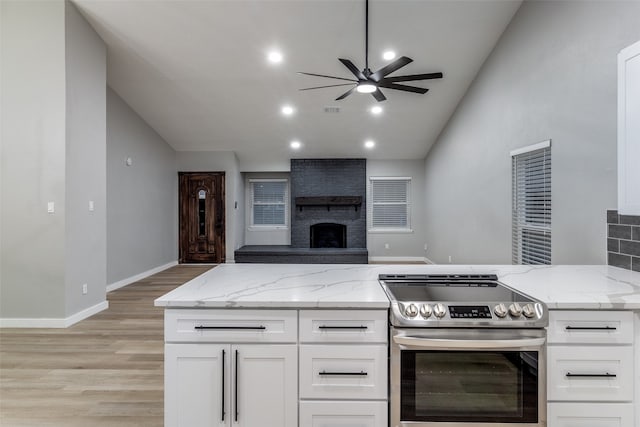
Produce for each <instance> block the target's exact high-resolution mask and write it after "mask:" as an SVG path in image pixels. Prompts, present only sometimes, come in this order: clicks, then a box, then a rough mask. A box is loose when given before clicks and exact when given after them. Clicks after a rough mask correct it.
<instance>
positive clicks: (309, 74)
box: [298, 71, 357, 83]
mask: <svg viewBox="0 0 640 427" xmlns="http://www.w3.org/2000/svg"><path fill="white" fill-rule="evenodd" d="M298 74H304V75H305V76H316V77H326V78H328V79H337V80H346V81H348V82H354V83H355V82H357V80H353V79H345V78H344V77H334V76H325V75H324V74H314V73H303V72H302V71H298Z"/></svg>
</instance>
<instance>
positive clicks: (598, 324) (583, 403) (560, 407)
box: [547, 310, 635, 427]
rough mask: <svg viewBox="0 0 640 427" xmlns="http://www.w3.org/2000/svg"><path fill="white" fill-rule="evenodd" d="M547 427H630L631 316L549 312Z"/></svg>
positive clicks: (632, 370)
mask: <svg viewBox="0 0 640 427" xmlns="http://www.w3.org/2000/svg"><path fill="white" fill-rule="evenodd" d="M547 339H548V349H547V359H548V369H547V373H548V374H547V400H548V407H547V410H548V426H549V427H591V426H593V427H634V419H633V418H634V403H633V402H634V390H633V387H634V384H633V379H634V377H635V367H634V351H635V349H634V345H633V341H634V314H633V312H630V311H602V310H597V311H596V310H594V311H586V310H582V311H581V310H576V311H553V310H552V311H550V312H549V331H548V335H547Z"/></svg>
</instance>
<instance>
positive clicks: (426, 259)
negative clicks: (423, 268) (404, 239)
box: [424, 257, 436, 265]
mask: <svg viewBox="0 0 640 427" xmlns="http://www.w3.org/2000/svg"><path fill="white" fill-rule="evenodd" d="M424 262H426V263H427V264H432V265H436V263H435V262H433V261H431V260H430V259H429V258H427V257H424Z"/></svg>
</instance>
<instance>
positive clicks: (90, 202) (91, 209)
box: [89, 200, 95, 212]
mask: <svg viewBox="0 0 640 427" xmlns="http://www.w3.org/2000/svg"><path fill="white" fill-rule="evenodd" d="M94 209H95V206H94V204H93V200H89V212H93V211H94Z"/></svg>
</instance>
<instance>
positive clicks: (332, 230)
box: [309, 222, 347, 248]
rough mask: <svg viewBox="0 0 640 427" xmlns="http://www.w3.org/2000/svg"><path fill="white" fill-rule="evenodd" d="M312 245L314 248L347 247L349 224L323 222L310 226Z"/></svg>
mask: <svg viewBox="0 0 640 427" xmlns="http://www.w3.org/2000/svg"><path fill="white" fill-rule="evenodd" d="M310 233H311V236H310V239H309V241H310V243H311V245H310V247H312V248H346V247H347V226H346V225H343V224H335V223H329V222H322V223H319V224H313V225H312V226H311V227H310Z"/></svg>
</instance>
